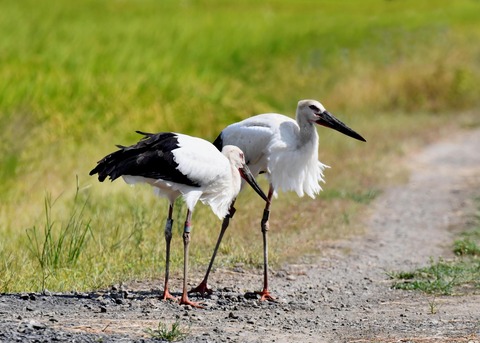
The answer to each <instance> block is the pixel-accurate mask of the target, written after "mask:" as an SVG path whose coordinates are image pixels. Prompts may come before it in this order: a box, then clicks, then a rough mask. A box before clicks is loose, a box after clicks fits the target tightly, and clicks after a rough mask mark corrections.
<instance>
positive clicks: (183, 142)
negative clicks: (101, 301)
mask: <svg viewBox="0 0 480 343" xmlns="http://www.w3.org/2000/svg"><path fill="white" fill-rule="evenodd" d="M137 132H138V133H140V134H143V135H144V138H143V139H141V140H140V141H139V142H138V143H137V144H135V145H132V146H128V147H125V146H118V147H119V150H118V151H115V152H113V153H111V154H109V155H107V156H105V157H104V158H103V159H101V160H100V161H99V162H98V164H97V166H96V167H95V168H94V169H93V170H92V171H91V172H90V175H94V174H98V179H99V181H104V180H105V179H106V178H107V177H109V178H110V179H111V180H112V181H113V180H115V179H117V178H119V177H120V176H121V177H123V179H124V180H125V182H127V183H129V184H134V183H138V182H143V183H147V184H150V185H151V186H153V187H154V190H155V192H156V193H157V195H159V196H161V197H166V198H167V199H168V200H169V202H170V205H169V214H168V219H167V224H166V226H165V240H166V255H167V256H166V272H165V288H164V293H163V298H164V299H168V298H173V297H172V296H171V295H170V293H169V290H168V277H169V258H170V241H171V237H172V223H173V220H172V212H173V204H174V201H175V199H176V198H177V197H179V196H181V197H182V198H183V199H184V200H185V202H186V205H187V208H188V211H187V219H186V221H185V229H184V234H183V239H184V249H185V252H184V259H185V260H184V284H183V294H182V298H181V300H180V303H181V304H190V305H193V306H198V304H196V303H193V302H191V301H189V300H188V296H187V291H186V279H187V270H188V244H189V241H190V230H191V224H190V221H191V214H192V212H193V209H194V207H195V205H196V203H197V202H198V201H199V200H200V201H201V202H203V203H205V204H208V205H209V206H210V207H211V209H212V211H213V212H214V213H215V214H216V215H217V216H218V217H219V218H220V219H222V218H225V217H226V216H227V215H228V213H229V209H230V205H231V203H232V201H233V200H234V199H235V198H236V196H237V195H238V193H239V192H240V188H241V185H242V181H241V178H243V179H245V180H246V181H247V182H248V183H249V184H250V185H251V186H252V188H254V189H255V191H256V192H257V193H258V194H259V195H260V196H261V197H262V198H263V199H265V200H266V199H267V197H266V196H265V194H264V193H263V192H262V190H261V189H260V187H259V186H258V184H257V183H256V182H255V179H254V177H253V175H252V174H251V172H250V170H249V168H248V167H247V166H246V164H245V160H244V155H243V152H242V151H241V150H240V149H239V148H238V147H235V146H232V145H228V146H225V147H223V149H222V150H221V152H220V151H219V150H217V149H216V148H215V146H213V145H212V144H211V143H210V142H207V141H206V140H203V139H201V138H197V137H191V136H187V135H184V134H179V133H172V132H162V133H157V134H151V133H143V132H139V131H137Z"/></svg>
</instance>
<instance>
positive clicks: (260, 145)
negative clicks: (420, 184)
mask: <svg viewBox="0 0 480 343" xmlns="http://www.w3.org/2000/svg"><path fill="white" fill-rule="evenodd" d="M315 124H318V125H322V126H325V127H329V128H331V129H334V130H336V131H339V132H341V133H343V134H345V135H347V136H350V137H352V138H355V139H358V140H360V141H363V142H365V139H364V138H363V137H362V136H360V135H359V134H358V133H356V132H355V131H353V130H352V129H350V128H349V127H348V126H347V125H345V124H344V123H342V122H341V121H340V120H338V119H337V118H335V117H334V116H333V115H332V114H331V113H329V112H328V111H327V110H326V109H325V107H323V105H322V104H321V103H320V102H318V101H315V100H300V101H299V102H298V106H297V113H296V120H293V119H291V118H290V117H287V116H284V115H282V114H277V113H266V114H259V115H256V116H253V117H250V118H247V119H245V120H243V121H241V122H238V123H234V124H231V125H229V126H227V127H226V128H225V129H224V130H223V131H222V132H221V133H220V135H219V136H218V137H217V139H216V140H215V142H214V143H213V144H214V145H215V146H216V147H217V148H218V149H219V150H221V149H222V148H223V147H224V146H225V145H227V144H230V145H235V146H238V147H239V148H240V149H241V150H242V151H243V152H244V154H245V160H246V162H247V165H248V166H249V167H250V170H251V171H252V174H253V175H254V176H255V177H257V176H258V175H259V174H261V173H265V174H266V177H267V179H268V180H269V183H270V188H269V191H268V201H267V203H266V205H265V209H264V211H263V217H262V221H261V229H262V234H263V259H264V265H263V267H264V284H263V290H262V291H261V292H257V293H258V294H260V296H261V300H273V299H274V298H273V297H272V296H271V295H270V292H269V290H268V242H267V231H268V229H269V223H268V218H269V214H270V201H271V199H272V196H273V195H275V197H276V195H277V193H276V191H278V190H282V191H285V192H286V191H295V192H296V193H297V194H298V196H300V197H302V196H303V195H304V193H306V194H307V195H308V196H310V197H311V198H315V195H316V194H318V193H319V192H320V191H321V190H322V188H321V187H320V185H319V183H320V182H324V180H323V170H324V169H325V168H326V167H328V166H326V165H324V164H323V163H321V162H320V161H318V133H317V130H316V128H315ZM234 203H235V200H234V201H233V202H232V205H231V209H230V211H229V214H228V215H227V216H226V217H225V219H224V220H223V224H222V229H221V231H220V235H219V237H218V241H217V244H216V246H215V250H214V252H213V255H212V258H211V260H210V264H209V266H208V269H207V272H206V274H205V277H204V279H203V281H202V282H201V283H200V285H198V286H197V287H196V288H194V289H192V290H191V291H190V292H199V293H201V294H202V295H203V294H205V293H208V294H211V293H212V290H211V289H209V288H208V285H207V280H208V276H209V274H210V270H211V268H212V265H213V262H214V260H215V256H216V254H217V250H218V247H219V246H220V242H221V241H222V237H223V234H224V233H225V230H226V229H227V227H228V224H229V220H230V218H231V217H232V216H233V213H234V212H235V209H234V207H233V205H234Z"/></svg>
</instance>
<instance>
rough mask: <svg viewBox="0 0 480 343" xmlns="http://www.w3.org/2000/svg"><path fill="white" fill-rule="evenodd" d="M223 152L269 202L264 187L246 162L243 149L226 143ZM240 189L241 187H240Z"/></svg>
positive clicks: (244, 177) (243, 176)
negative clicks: (259, 183) (256, 179)
mask: <svg viewBox="0 0 480 343" xmlns="http://www.w3.org/2000/svg"><path fill="white" fill-rule="evenodd" d="M222 154H223V155H224V156H225V157H226V158H227V159H228V161H229V162H230V164H231V165H232V167H233V168H234V169H236V170H238V172H239V173H240V176H241V177H242V178H243V179H244V180H245V181H247V182H248V184H249V185H250V186H251V187H252V188H253V189H254V190H255V192H257V193H258V195H260V196H261V197H262V198H263V200H265V201H267V202H268V198H267V196H266V195H265V193H263V191H262V189H261V188H260V186H259V185H258V183H257V182H256V181H255V177H254V176H253V175H252V172H251V171H250V168H248V166H247V164H246V163H245V156H244V154H243V151H242V150H241V149H240V148H239V147H236V146H234V145H225V146H224V147H223V149H222ZM239 191H240V189H239Z"/></svg>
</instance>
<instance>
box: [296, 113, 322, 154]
mask: <svg viewBox="0 0 480 343" xmlns="http://www.w3.org/2000/svg"><path fill="white" fill-rule="evenodd" d="M297 123H298V126H299V128H300V131H299V135H298V147H303V146H305V145H307V144H312V145H313V146H315V147H316V146H318V133H317V129H316V128H315V124H314V123H312V122H310V121H308V120H306V119H305V118H304V117H302V116H299V115H298V114H297Z"/></svg>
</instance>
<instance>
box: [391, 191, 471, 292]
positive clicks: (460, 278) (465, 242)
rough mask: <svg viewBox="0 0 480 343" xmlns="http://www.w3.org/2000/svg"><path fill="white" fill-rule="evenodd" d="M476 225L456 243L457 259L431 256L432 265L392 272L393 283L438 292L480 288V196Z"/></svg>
mask: <svg viewBox="0 0 480 343" xmlns="http://www.w3.org/2000/svg"><path fill="white" fill-rule="evenodd" d="M477 203H478V205H479V206H478V208H479V210H478V213H477V215H476V216H475V218H474V225H473V227H472V228H471V229H469V230H466V231H465V232H463V233H462V234H461V235H460V236H461V238H460V239H457V240H455V242H454V243H453V249H452V250H453V252H454V253H455V254H456V255H457V256H458V257H457V258H455V259H450V260H445V259H443V258H439V259H438V260H437V261H434V260H433V259H431V260H430V265H429V266H427V267H424V268H419V269H417V270H413V271H407V272H393V273H391V277H392V278H393V279H395V282H394V285H393V287H394V288H396V289H404V290H420V291H423V292H426V293H429V294H435V295H451V294H454V293H462V292H471V290H474V291H475V290H476V291H478V290H480V215H479V214H480V199H477Z"/></svg>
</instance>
